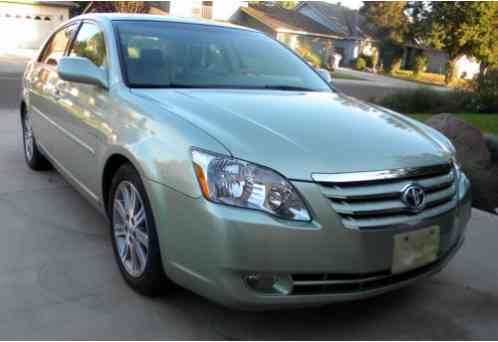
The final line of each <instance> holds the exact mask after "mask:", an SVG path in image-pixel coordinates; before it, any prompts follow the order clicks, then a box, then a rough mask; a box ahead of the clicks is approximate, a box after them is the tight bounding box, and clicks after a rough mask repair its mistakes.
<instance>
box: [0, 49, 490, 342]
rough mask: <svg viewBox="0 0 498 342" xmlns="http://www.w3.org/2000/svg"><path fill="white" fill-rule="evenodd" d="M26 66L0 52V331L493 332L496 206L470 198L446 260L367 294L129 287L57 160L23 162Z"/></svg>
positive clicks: (213, 334) (97, 221) (187, 335)
mask: <svg viewBox="0 0 498 342" xmlns="http://www.w3.org/2000/svg"><path fill="white" fill-rule="evenodd" d="M21 73H22V63H19V62H15V61H14V60H6V59H1V58H0V141H1V144H0V217H1V223H0V339H139V340H142V339H182V340H183V339H194V340H197V339H200V340H205V339H213V340H218V339H228V340H235V339H236V340H238V339H254V340H260V339H268V340H272V339H286V340H296V339H304V340H320V339H327V340H335V339H342V340H351V339H352V340H364V339H368V340H375V339H389V340H390V339H399V340H404V339H410V340H419V339H423V340H425V339H435V340H438V339H444V340H452V339H457V340H465V339H496V338H498V266H497V264H496V260H498V248H497V247H496V245H497V242H498V218H497V217H496V216H492V215H490V214H487V213H483V212H480V211H477V210H474V213H473V218H472V220H471V222H470V225H469V230H468V234H467V240H466V243H465V245H464V246H463V248H462V250H461V251H460V252H459V253H458V254H457V256H456V257H455V259H454V260H452V262H451V263H450V264H449V266H448V267H447V268H446V269H445V270H444V271H443V272H441V273H440V274H438V275H437V276H435V277H433V278H431V279H427V280H425V281H423V282H420V283H418V284H415V285H414V286H411V287H409V288H405V289H402V290H399V291H397V292H394V293H390V294H387V295H383V296H381V297H377V298H373V299H369V300H366V301H360V302H354V303H341V304H334V305H329V306H326V307H322V308H315V309H302V310H290V311H276V312H241V311H234V310H230V309H226V308H224V307H220V306H218V305H217V304H214V303H211V302H209V301H207V300H206V299H203V298H202V297H199V296H198V295H196V294H193V293H190V292H189V291H186V290H182V289H178V290H175V291H173V292H171V293H169V294H168V295H167V296H165V297H162V298H158V299H149V298H144V297H142V296H140V295H138V294H136V293H135V292H133V291H132V290H130V289H129V288H128V287H127V286H126V284H125V283H124V281H123V280H122V278H121V276H120V274H119V272H118V268H117V266H116V263H115V261H114V258H113V255H112V250H111V244H110V237H109V232H108V225H107V223H106V220H105V219H104V218H103V217H101V216H100V215H99V214H98V213H97V212H96V211H95V210H94V209H93V208H92V207H90V205H89V204H87V202H85V200H84V199H83V198H82V197H81V196H80V195H79V194H78V193H77V192H76V191H75V190H73V189H72V188H71V187H70V186H68V185H67V184H66V182H64V180H62V178H61V177H60V176H59V175H58V174H57V173H56V172H55V171H49V172H42V173H37V172H33V171H31V170H29V169H28V167H27V166H26V165H25V162H24V157H23V152H22V146H21V135H20V124H19V118H18V108H17V105H18V102H19V89H20V79H21ZM352 87H353V88H354V86H352Z"/></svg>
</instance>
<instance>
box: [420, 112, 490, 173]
mask: <svg viewBox="0 0 498 342" xmlns="http://www.w3.org/2000/svg"><path fill="white" fill-rule="evenodd" d="M426 124H427V125H429V126H431V127H433V128H435V129H437V130H438V131H440V132H441V133H443V134H444V135H445V136H446V137H447V138H448V139H450V140H451V142H452V143H453V145H454V146H455V148H456V150H457V158H458V160H459V161H461V162H462V163H463V162H489V161H490V160H491V154H490V152H489V149H488V145H487V144H486V140H485V139H484V136H483V134H482V133H481V131H480V130H479V129H478V128H476V127H474V126H472V125H471V124H469V123H467V122H465V121H463V120H461V119H459V118H458V117H457V116H456V115H453V114H447V113H445V114H438V115H434V116H432V117H431V118H430V119H429V120H427V121H426Z"/></svg>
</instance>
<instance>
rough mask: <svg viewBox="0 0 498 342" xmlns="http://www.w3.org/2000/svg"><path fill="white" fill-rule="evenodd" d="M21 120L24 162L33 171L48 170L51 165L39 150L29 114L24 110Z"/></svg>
mask: <svg viewBox="0 0 498 342" xmlns="http://www.w3.org/2000/svg"><path fill="white" fill-rule="evenodd" d="M21 118H22V122H21V126H22V141H23V149H24V159H25V160H26V164H28V166H29V167H30V168H31V169H32V170H35V171H44V170H50V169H51V168H52V165H51V164H50V162H49V161H48V160H47V158H45V156H44V155H43V154H42V153H41V152H40V149H39V148H38V144H37V143H36V139H35V135H34V132H33V126H32V125H31V116H30V114H29V113H27V112H25V113H23V114H22V116H21Z"/></svg>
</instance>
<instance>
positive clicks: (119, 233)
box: [112, 181, 149, 278]
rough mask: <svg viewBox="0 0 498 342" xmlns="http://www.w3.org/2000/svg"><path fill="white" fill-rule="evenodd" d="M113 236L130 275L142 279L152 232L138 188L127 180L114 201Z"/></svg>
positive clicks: (121, 184) (122, 183) (118, 189)
mask: <svg viewBox="0 0 498 342" xmlns="http://www.w3.org/2000/svg"><path fill="white" fill-rule="evenodd" d="M112 227H113V234H114V239H115V243H116V249H117V252H118V255H119V258H120V260H121V263H122V264H123V266H124V268H125V270H126V272H127V273H128V274H129V275H130V276H132V277H137V278H138V277H140V276H141V275H142V274H143V273H144V271H145V267H146V265H147V259H148V255H149V253H148V252H149V231H148V227H147V216H146V211H145V206H144V203H143V200H142V197H141V196H140V193H139V191H138V190H137V189H136V187H135V186H134V185H133V184H132V183H131V182H128V181H123V182H121V183H120V184H119V186H118V187H117V189H116V192H115V195H114V200H113V225H112Z"/></svg>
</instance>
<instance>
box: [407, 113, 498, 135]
mask: <svg viewBox="0 0 498 342" xmlns="http://www.w3.org/2000/svg"><path fill="white" fill-rule="evenodd" d="M456 115H457V117H459V118H461V119H463V120H464V121H466V122H468V123H470V124H471V125H473V126H475V127H477V128H479V129H480V130H481V131H482V132H485V133H493V134H496V135H498V114H475V113H462V114H456ZM410 116H411V117H412V118H414V119H417V120H420V121H426V120H427V119H429V118H430V117H431V116H432V114H410Z"/></svg>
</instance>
